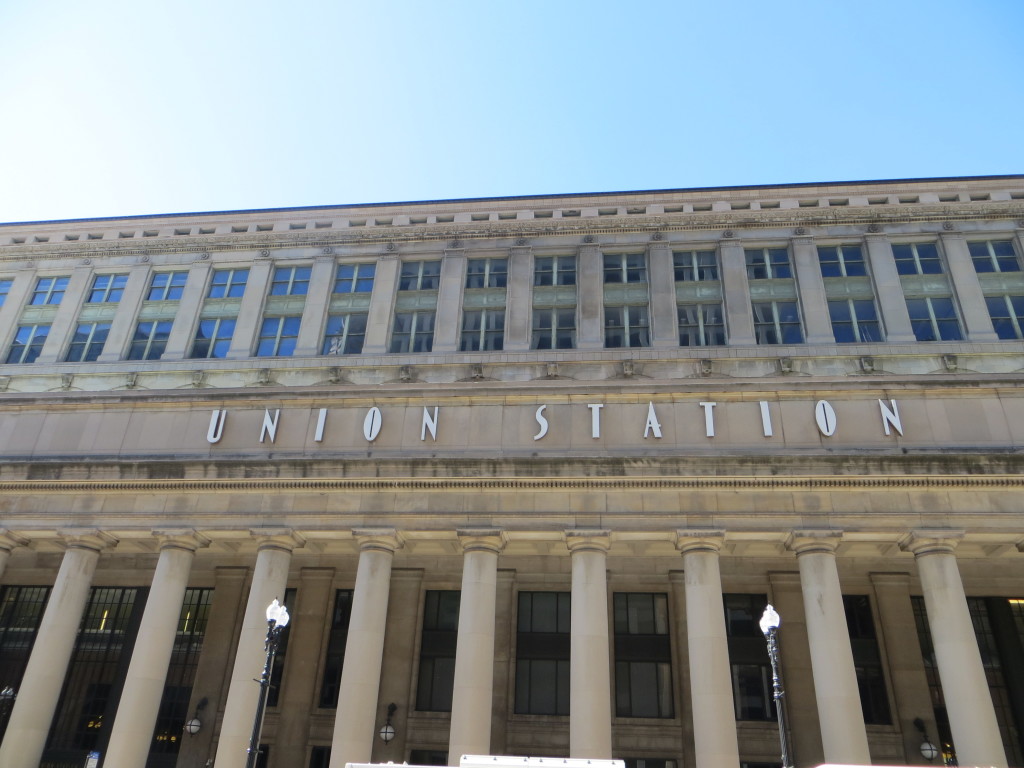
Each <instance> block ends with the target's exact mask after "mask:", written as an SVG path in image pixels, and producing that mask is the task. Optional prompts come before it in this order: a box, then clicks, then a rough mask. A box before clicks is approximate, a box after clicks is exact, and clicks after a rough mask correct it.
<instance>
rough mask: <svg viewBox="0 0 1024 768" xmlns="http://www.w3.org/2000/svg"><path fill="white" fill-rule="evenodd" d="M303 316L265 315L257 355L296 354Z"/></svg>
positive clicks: (281, 355) (284, 355)
mask: <svg viewBox="0 0 1024 768" xmlns="http://www.w3.org/2000/svg"><path fill="white" fill-rule="evenodd" d="M301 323H302V318H301V317H299V316H297V315H296V316H292V317H265V318H263V325H262V326H261V327H260V337H259V340H258V342H257V344H256V357H287V356H288V355H291V354H294V352H295V342H296V341H298V338H299V325H300V324H301Z"/></svg>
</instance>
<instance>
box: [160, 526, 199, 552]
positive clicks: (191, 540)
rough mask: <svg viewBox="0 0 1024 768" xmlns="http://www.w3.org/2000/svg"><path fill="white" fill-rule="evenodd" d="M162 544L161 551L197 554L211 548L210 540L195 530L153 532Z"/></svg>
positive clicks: (161, 530)
mask: <svg viewBox="0 0 1024 768" xmlns="http://www.w3.org/2000/svg"><path fill="white" fill-rule="evenodd" d="M153 535H154V536H156V537H157V541H158V542H159V544H160V550H161V551H163V550H165V549H184V550H186V551H188V552H195V551H196V550H197V549H202V548H203V547H208V546H210V540H209V539H208V538H207V537H206V536H204V535H203V534H201V533H199V531H197V530H196V529H195V528H164V529H158V530H155V531H153Z"/></svg>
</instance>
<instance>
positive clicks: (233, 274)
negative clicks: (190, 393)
mask: <svg viewBox="0 0 1024 768" xmlns="http://www.w3.org/2000/svg"><path fill="white" fill-rule="evenodd" d="M248 279H249V270H248V269H218V270H217V271H216V272H214V273H213V280H211V281H210V294H209V298H211V299H231V298H239V297H241V296H242V294H243V293H245V283H246V281H247V280H248ZM193 357H194V355H193Z"/></svg>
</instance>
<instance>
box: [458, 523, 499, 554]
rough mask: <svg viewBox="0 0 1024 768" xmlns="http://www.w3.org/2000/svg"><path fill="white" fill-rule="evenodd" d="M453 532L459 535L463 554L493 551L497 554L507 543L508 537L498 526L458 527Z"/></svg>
mask: <svg viewBox="0 0 1024 768" xmlns="http://www.w3.org/2000/svg"><path fill="white" fill-rule="evenodd" d="M455 533H456V534H457V535H458V537H459V544H460V545H461V546H462V552H463V554H465V553H467V552H493V553H494V554H496V555H497V554H499V553H500V552H501V551H502V550H503V549H504V548H505V544H506V543H508V537H507V536H506V535H505V532H504V531H503V530H501V529H500V528H459V529H458V530H456V531H455Z"/></svg>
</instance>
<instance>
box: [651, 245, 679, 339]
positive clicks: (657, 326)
mask: <svg viewBox="0 0 1024 768" xmlns="http://www.w3.org/2000/svg"><path fill="white" fill-rule="evenodd" d="M647 274H648V278H649V281H650V282H649V283H648V284H649V285H650V291H651V346H652V347H660V348H662V349H671V348H674V347H678V346H679V315H678V312H677V310H676V278H675V269H674V268H673V266H672V249H671V248H670V247H669V245H668V243H655V244H654V245H652V246H651V247H650V248H649V249H648V254H647Z"/></svg>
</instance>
